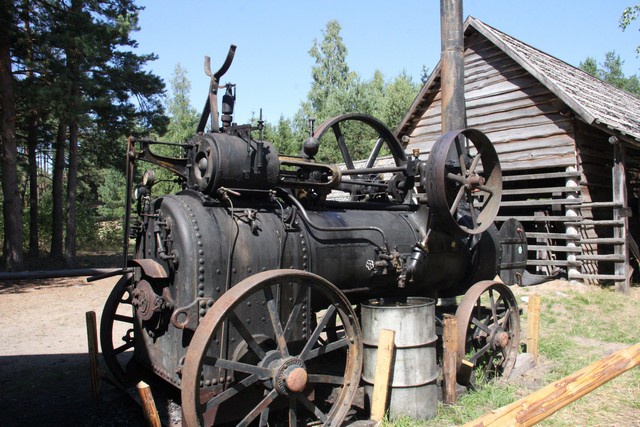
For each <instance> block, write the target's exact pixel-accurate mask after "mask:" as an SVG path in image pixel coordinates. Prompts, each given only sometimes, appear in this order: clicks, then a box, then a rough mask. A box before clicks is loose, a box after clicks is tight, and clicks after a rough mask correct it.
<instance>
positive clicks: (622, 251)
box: [610, 137, 631, 294]
mask: <svg viewBox="0 0 640 427" xmlns="http://www.w3.org/2000/svg"><path fill="white" fill-rule="evenodd" d="M612 138H615V137H612ZM610 141H611V140H610ZM613 161H614V162H613V168H612V170H611V176H612V179H613V182H612V187H613V188H612V191H613V201H614V202H616V203H618V204H619V205H620V206H622V207H626V206H627V180H626V176H627V174H626V172H625V167H626V165H625V163H626V161H625V146H624V144H622V143H621V142H620V141H618V139H617V138H615V142H614V143H613ZM613 219H614V220H618V221H622V222H623V226H622V227H616V228H614V229H613V237H615V238H617V239H622V244H621V245H619V246H616V247H614V249H613V251H614V253H615V254H616V255H619V256H621V257H622V258H624V259H623V260H622V262H617V263H616V264H615V274H616V276H624V279H623V280H616V291H618V292H620V293H623V294H628V293H629V290H630V283H629V278H630V276H631V272H630V271H629V270H630V268H631V267H630V266H629V250H628V249H629V248H628V247H627V239H626V236H627V230H628V229H629V217H628V216H627V215H624V214H623V213H622V212H621V210H620V209H614V210H613Z"/></svg>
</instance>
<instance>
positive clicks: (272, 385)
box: [182, 270, 362, 426]
mask: <svg viewBox="0 0 640 427" xmlns="http://www.w3.org/2000/svg"><path fill="white" fill-rule="evenodd" d="M334 315H335V319H336V320H335V322H336V324H338V325H341V331H340V333H335V332H334V333H328V331H329V330H330V328H333V331H335V326H332V325H331V324H332V323H333V320H332V319H333V318H334ZM361 369H362V335H361V332H360V328H359V326H358V322H357V320H356V315H355V313H354V311H353V309H352V307H351V305H350V303H349V301H348V300H347V299H346V297H345V296H344V294H342V292H340V291H339V290H338V289H337V288H336V287H335V286H334V285H332V284H331V283H330V282H328V281H326V280H325V279H323V278H321V277H320V276H317V275H315V274H312V273H308V272H304V271H296V270H273V271H267V272H263V273H259V274H256V275H254V276H252V277H249V278H247V279H245V280H243V281H242V282H240V283H238V284H237V285H235V286H233V287H232V288H231V289H230V290H229V291H227V292H226V293H225V294H223V295H222V297H220V298H219V299H218V300H217V301H216V302H215V304H214V305H213V306H212V307H211V308H210V309H209V311H208V312H207V314H206V316H205V317H204V320H203V321H202V322H201V323H200V325H199V326H198V328H197V330H196V332H195V334H194V336H193V339H192V340H191V343H190V345H189V349H188V351H187V355H186V358H185V364H184V368H183V371H182V412H183V421H184V422H185V425H187V426H197V425H207V426H208V425H212V424H214V423H215V422H223V421H228V420H222V419H220V417H221V415H222V416H223V417H224V416H225V415H228V414H232V415H234V416H235V418H234V423H236V424H237V425H239V426H245V425H249V424H257V425H260V426H265V425H267V424H270V425H275V424H288V425H290V426H295V425H306V424H309V423H311V424H318V423H320V424H324V425H336V426H337V425H340V424H341V422H342V420H343V419H344V417H345V415H346V414H347V412H348V411H349V409H350V407H351V402H352V400H353V398H354V395H355V392H356V390H357V388H358V383H359V380H360V373H361ZM238 420H240V421H238Z"/></svg>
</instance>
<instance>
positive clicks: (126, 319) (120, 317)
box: [113, 314, 133, 324]
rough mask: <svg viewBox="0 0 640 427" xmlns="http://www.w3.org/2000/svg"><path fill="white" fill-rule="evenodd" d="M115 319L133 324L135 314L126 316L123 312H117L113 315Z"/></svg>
mask: <svg viewBox="0 0 640 427" xmlns="http://www.w3.org/2000/svg"><path fill="white" fill-rule="evenodd" d="M113 320H114V321H116V320H117V321H118V322H123V323H131V324H133V316H125V315H123V314H115V315H114V316H113Z"/></svg>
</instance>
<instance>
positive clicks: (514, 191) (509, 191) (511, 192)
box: [502, 186, 584, 206]
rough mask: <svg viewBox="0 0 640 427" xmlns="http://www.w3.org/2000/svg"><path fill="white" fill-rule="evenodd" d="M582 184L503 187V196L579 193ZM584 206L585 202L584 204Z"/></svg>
mask: <svg viewBox="0 0 640 427" xmlns="http://www.w3.org/2000/svg"><path fill="white" fill-rule="evenodd" d="M580 190H581V187H580V186H577V187H540V188H503V189H502V195H503V196H515V195H520V194H525V195H526V194H545V193H579V192H580ZM582 206H584V203H583V204H582Z"/></svg>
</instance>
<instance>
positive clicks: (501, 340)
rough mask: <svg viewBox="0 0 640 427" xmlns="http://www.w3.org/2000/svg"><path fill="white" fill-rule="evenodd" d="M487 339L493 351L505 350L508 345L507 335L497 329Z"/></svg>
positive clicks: (500, 329)
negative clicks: (497, 349) (496, 349)
mask: <svg viewBox="0 0 640 427" xmlns="http://www.w3.org/2000/svg"><path fill="white" fill-rule="evenodd" d="M489 339H490V340H491V341H490V342H491V347H492V348H494V349H495V348H505V347H507V346H508V345H509V334H508V333H506V332H505V331H504V330H503V329H502V328H499V327H498V328H496V329H494V330H493V331H492V333H491V336H490V338H489Z"/></svg>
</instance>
